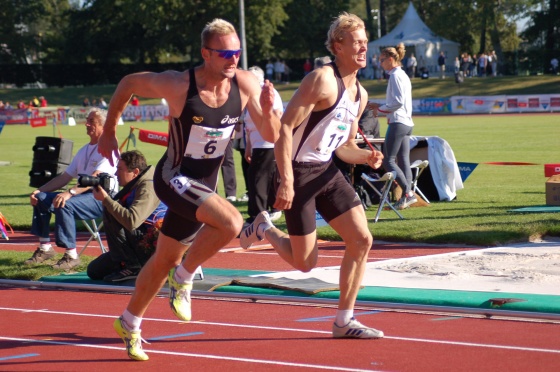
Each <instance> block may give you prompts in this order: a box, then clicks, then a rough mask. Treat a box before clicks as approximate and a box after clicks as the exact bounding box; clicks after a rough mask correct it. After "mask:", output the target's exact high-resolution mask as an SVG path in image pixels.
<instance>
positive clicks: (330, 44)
mask: <svg viewBox="0 0 560 372" xmlns="http://www.w3.org/2000/svg"><path fill="white" fill-rule="evenodd" d="M362 28H363V29H365V25H364V21H362V20H361V18H360V17H358V16H356V15H354V14H351V13H347V12H342V13H340V15H339V16H338V17H336V18H335V20H334V21H333V22H332V23H331V27H330V28H329V32H328V33H327V41H325V46H326V47H327V49H328V51H329V52H331V53H332V54H333V55H336V51H335V48H334V43H337V42H338V43H339V42H341V41H342V40H343V39H344V35H345V34H346V33H348V32H352V31H355V30H358V29H362Z"/></svg>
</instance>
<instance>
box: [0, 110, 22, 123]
mask: <svg viewBox="0 0 560 372" xmlns="http://www.w3.org/2000/svg"><path fill="white" fill-rule="evenodd" d="M27 120H28V118H27V109H8V110H5V109H4V110H0V121H2V122H4V123H6V124H27Z"/></svg>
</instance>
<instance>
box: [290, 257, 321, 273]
mask: <svg viewBox="0 0 560 372" xmlns="http://www.w3.org/2000/svg"><path fill="white" fill-rule="evenodd" d="M315 266H317V257H309V258H307V259H306V260H303V261H294V268H295V269H296V270H299V271H301V272H303V273H308V272H310V271H311V270H313V269H314V268H315Z"/></svg>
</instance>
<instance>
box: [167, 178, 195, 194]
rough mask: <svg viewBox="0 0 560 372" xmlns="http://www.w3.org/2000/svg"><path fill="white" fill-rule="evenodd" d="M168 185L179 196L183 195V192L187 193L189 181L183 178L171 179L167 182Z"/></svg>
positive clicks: (189, 185)
mask: <svg viewBox="0 0 560 372" xmlns="http://www.w3.org/2000/svg"><path fill="white" fill-rule="evenodd" d="M169 184H170V185H171V187H173V189H174V190H175V192H176V193H177V194H179V195H181V194H182V193H184V192H185V191H187V190H188V189H189V188H190V187H191V183H190V182H189V179H188V178H187V177H185V176H177V177H173V178H172V179H171V180H170V181H169Z"/></svg>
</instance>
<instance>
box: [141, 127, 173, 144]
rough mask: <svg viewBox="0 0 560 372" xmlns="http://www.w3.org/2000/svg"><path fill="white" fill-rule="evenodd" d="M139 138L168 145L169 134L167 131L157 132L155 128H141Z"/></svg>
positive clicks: (143, 140)
mask: <svg viewBox="0 0 560 372" xmlns="http://www.w3.org/2000/svg"><path fill="white" fill-rule="evenodd" d="M138 139H139V140H140V141H142V142H147V143H153V144H155V145H160V146H167V143H168V142H169V136H168V134H167V133H163V132H155V131H153V130H146V129H140V134H139V135H138Z"/></svg>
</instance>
